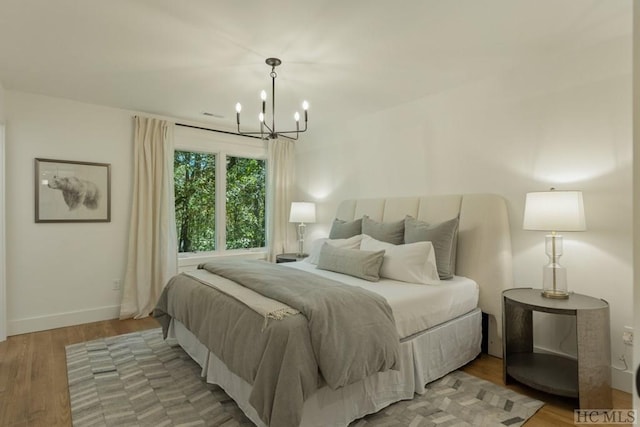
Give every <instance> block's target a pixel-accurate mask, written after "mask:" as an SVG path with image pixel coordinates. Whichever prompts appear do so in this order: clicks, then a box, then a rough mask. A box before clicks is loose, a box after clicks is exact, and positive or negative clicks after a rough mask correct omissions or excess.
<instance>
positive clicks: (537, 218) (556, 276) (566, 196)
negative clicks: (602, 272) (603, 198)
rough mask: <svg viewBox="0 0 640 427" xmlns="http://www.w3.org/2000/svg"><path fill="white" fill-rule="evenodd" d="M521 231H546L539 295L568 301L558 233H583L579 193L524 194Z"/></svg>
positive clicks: (553, 190) (582, 207) (553, 191)
mask: <svg viewBox="0 0 640 427" xmlns="http://www.w3.org/2000/svg"><path fill="white" fill-rule="evenodd" d="M522 228H523V229H525V230H538V231H549V232H550V233H551V234H547V235H546V236H545V252H546V254H547V256H548V257H549V264H547V265H545V266H544V267H543V275H542V283H543V286H542V296H544V297H546V298H560V299H563V298H569V292H568V290H567V270H566V268H565V267H563V266H562V265H560V263H559V258H560V256H561V255H562V236H561V235H560V234H558V233H557V232H558V231H584V230H586V229H587V228H586V223H585V217H584V204H583V201H582V192H581V191H556V190H555V189H553V188H552V189H551V190H550V191H538V192H533V193H527V197H526V200H525V206H524V221H523V226H522Z"/></svg>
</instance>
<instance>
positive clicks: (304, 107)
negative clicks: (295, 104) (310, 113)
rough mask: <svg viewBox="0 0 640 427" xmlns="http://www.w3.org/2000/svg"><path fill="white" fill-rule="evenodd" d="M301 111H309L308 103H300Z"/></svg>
mask: <svg viewBox="0 0 640 427" xmlns="http://www.w3.org/2000/svg"><path fill="white" fill-rule="evenodd" d="M302 109H303V110H304V111H307V110H308V109H309V103H308V102H307V101H302Z"/></svg>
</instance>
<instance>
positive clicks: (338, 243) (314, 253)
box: [303, 234, 362, 265]
mask: <svg viewBox="0 0 640 427" xmlns="http://www.w3.org/2000/svg"><path fill="white" fill-rule="evenodd" d="M361 240H362V234H359V235H357V236H353V237H349V238H348V239H329V238H322V239H317V240H314V241H313V243H311V249H310V250H309V256H308V257H306V258H305V259H304V260H303V261H304V262H309V263H311V264H315V265H318V262H319V261H320V250H321V249H322V245H324V243H325V242H326V243H328V244H330V245H331V246H335V247H336V248H342V249H360V241H361Z"/></svg>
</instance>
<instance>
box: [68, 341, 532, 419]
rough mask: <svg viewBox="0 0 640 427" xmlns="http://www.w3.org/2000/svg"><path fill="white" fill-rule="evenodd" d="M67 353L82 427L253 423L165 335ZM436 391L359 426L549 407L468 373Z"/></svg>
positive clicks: (517, 414) (74, 412)
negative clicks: (203, 376)
mask: <svg viewBox="0 0 640 427" xmlns="http://www.w3.org/2000/svg"><path fill="white" fill-rule="evenodd" d="M66 353H67V375H68V379H69V396H70V399H71V416H72V420H73V425H74V426H77V427H84V426H154V427H156V426H199V425H203V426H225V427H227V426H228V427H231V426H252V425H253V424H252V423H251V422H250V421H249V420H248V419H247V418H246V417H245V416H244V414H243V413H242V412H241V411H240V410H239V409H238V407H237V406H236V404H235V402H234V401H233V400H231V398H230V397H229V396H227V394H226V393H225V392H224V391H223V390H222V389H221V388H220V387H218V386H215V385H212V384H207V383H206V382H204V381H203V379H202V378H201V377H200V372H201V368H200V366H198V364H196V363H195V362H194V361H193V360H191V358H190V357H189V356H188V355H187V354H186V353H185V352H184V351H183V350H182V348H180V347H179V346H173V347H172V346H170V345H168V344H167V343H165V342H164V340H163V339H162V333H161V331H160V329H151V330H148V331H142V332H135V333H131V334H126V335H120V336H116V337H111V338H105V339H99V340H95V341H89V342H84V343H79V344H74V345H70V346H67V347H66ZM428 389H429V390H428V391H427V393H425V394H424V395H423V396H419V395H416V397H415V398H414V399H413V400H409V401H402V402H398V403H395V404H393V405H391V406H389V407H387V408H385V409H383V410H381V411H380V412H378V413H376V414H372V415H368V416H366V417H364V418H362V419H360V420H356V421H354V422H353V423H352V424H351V426H352V427H356V426H357V427H361V426H412V427H413V426H415V427H418V426H439V427H440V426H503V425H507V426H519V425H522V424H523V423H524V422H525V421H526V420H527V419H528V418H529V417H531V416H532V415H533V414H535V412H536V411H537V410H538V409H540V408H541V407H542V405H543V403H542V402H540V401H538V400H534V399H531V398H528V397H526V396H523V395H520V394H518V393H515V392H513V391H511V390H508V389H506V388H504V387H500V386H498V385H495V384H492V383H490V382H487V381H484V380H481V379H479V378H476V377H473V376H471V375H468V374H465V373H464V372H461V371H456V372H452V373H450V374H449V375H447V376H445V377H444V378H442V379H440V380H438V381H435V382H433V383H431V384H430V385H429V386H428Z"/></svg>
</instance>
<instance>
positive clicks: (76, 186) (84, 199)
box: [47, 176, 100, 210]
mask: <svg viewBox="0 0 640 427" xmlns="http://www.w3.org/2000/svg"><path fill="white" fill-rule="evenodd" d="M47 185H48V186H49V188H53V189H54V190H62V197H63V198H64V201H65V203H66V204H67V206H69V210H74V209H76V208H77V207H78V206H80V205H85V206H86V207H87V208H89V209H97V208H98V200H100V191H99V190H98V187H97V186H96V185H95V184H94V183H93V182H91V181H87V180H84V179H78V178H76V177H74V176H71V177H63V178H58V177H57V176H54V177H53V179H51V180H49V183H48V184H47Z"/></svg>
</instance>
